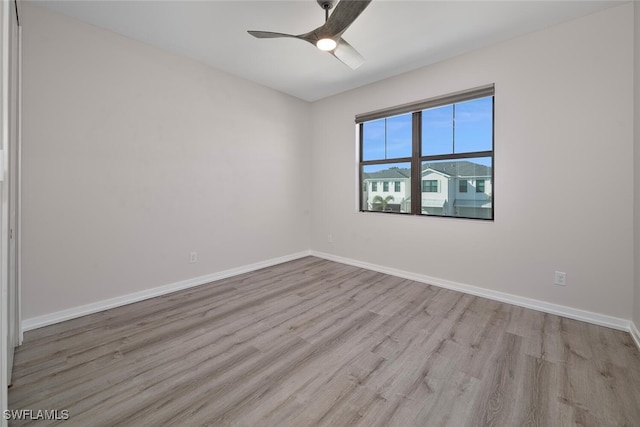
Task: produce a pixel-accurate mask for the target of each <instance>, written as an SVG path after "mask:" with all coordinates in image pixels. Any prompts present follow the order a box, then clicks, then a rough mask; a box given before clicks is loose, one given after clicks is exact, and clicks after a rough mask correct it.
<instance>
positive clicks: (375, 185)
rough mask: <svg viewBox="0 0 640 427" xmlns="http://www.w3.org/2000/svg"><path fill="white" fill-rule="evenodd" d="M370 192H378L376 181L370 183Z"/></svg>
mask: <svg viewBox="0 0 640 427" xmlns="http://www.w3.org/2000/svg"><path fill="white" fill-rule="evenodd" d="M371 191H378V182H377V181H373V182H372V183H371Z"/></svg>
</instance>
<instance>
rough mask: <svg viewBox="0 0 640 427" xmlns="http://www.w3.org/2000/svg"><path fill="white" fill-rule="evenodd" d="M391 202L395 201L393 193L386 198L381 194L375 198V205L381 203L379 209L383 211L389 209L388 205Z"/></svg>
mask: <svg viewBox="0 0 640 427" xmlns="http://www.w3.org/2000/svg"><path fill="white" fill-rule="evenodd" d="M389 202H393V196H392V195H391V194H389V195H388V196H387V197H385V198H384V199H383V198H382V196H380V195H378V196H376V197H374V198H373V206H376V205H379V206H380V209H379V210H381V211H382V212H384V211H386V210H387V205H388V204H389ZM374 210H378V209H374Z"/></svg>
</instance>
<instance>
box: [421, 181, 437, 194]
mask: <svg viewBox="0 0 640 427" xmlns="http://www.w3.org/2000/svg"><path fill="white" fill-rule="evenodd" d="M422 192H423V193H437V192H438V180H436V179H430V180H427V181H422Z"/></svg>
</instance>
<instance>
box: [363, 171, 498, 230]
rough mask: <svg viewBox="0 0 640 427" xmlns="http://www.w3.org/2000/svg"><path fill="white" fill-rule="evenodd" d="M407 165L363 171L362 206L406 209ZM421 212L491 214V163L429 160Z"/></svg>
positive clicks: (408, 193) (408, 191)
mask: <svg viewBox="0 0 640 427" xmlns="http://www.w3.org/2000/svg"><path fill="white" fill-rule="evenodd" d="M410 175H411V174H410V171H409V169H402V168H389V169H385V170H381V171H378V172H372V173H365V174H364V177H363V178H364V179H363V182H364V188H363V193H364V194H363V198H362V200H363V204H365V205H366V206H363V207H362V208H363V209H365V210H372V211H380V210H384V211H388V212H409V210H410V206H411V182H410ZM421 185H422V201H421V202H422V205H421V206H422V213H424V214H428V215H444V216H460V217H471V218H491V207H492V203H493V202H492V198H491V194H492V190H493V185H492V170H491V167H489V166H485V165H481V164H478V163H473V162H470V161H466V160H459V161H443V162H429V163H425V164H423V167H422V184H421Z"/></svg>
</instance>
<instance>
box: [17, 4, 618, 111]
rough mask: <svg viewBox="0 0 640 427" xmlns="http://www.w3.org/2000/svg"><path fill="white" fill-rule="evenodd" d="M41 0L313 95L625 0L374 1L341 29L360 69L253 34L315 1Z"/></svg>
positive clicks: (286, 24)
mask: <svg viewBox="0 0 640 427" xmlns="http://www.w3.org/2000/svg"><path fill="white" fill-rule="evenodd" d="M34 3H37V4H39V5H41V6H44V7H47V8H49V9H51V10H54V11H57V12H59V13H62V14H65V15H69V16H72V17H75V18H77V19H80V20H82V21H85V22H88V23H90V24H94V25H97V26H100V27H103V28H106V29H109V30H112V31H114V32H117V33H120V34H123V35H125V36H128V37H131V38H133V39H136V40H140V41H143V42H145V43H148V44H151V45H154V46H157V47H160V48H163V49H166V50H168V51H172V52H175V53H179V54H182V55H185V56H188V57H191V58H194V59H197V60H199V61H201V62H203V63H205V64H208V65H210V66H212V67H215V68H218V69H222V70H225V71H227V72H229V73H232V74H235V75H237V76H241V77H244V78H246V79H248V80H251V81H254V82H257V83H260V84H263V85H265V86H269V87H271V88H273V89H276V90H279V91H282V92H285V93H288V94H290V95H293V96H295V97H298V98H301V99H304V100H307V101H314V100H317V99H321V98H324V97H326V96H330V95H333V94H336V93H339V92H343V91H346V90H349V89H353V88H355V87H359V86H362V85H365V84H368V83H372V82H375V81H378V80H382V79H384V78H387V77H390V76H394V75H397V74H400V73H403V72H406V71H409V70H412V69H415V68H419V67H422V66H425V65H429V64H432V63H435V62H438V61H441V60H443V59H445V58H449V57H452V56H455V55H459V54H461V53H464V52H467V51H470V50H473V49H477V48H479V47H482V46H487V45H489V44H492V43H496V42H499V41H502V40H506V39H509V38H513V37H516V36H518V35H521V34H525V33H528V32H531V31H535V30H538V29H542V28H545V27H548V26H550V25H554V24H557V23H560V22H564V21H567V20H570V19H573V18H576V17H579V16H584V15H587V14H590V13H594V12H596V11H599V10H602V9H605V8H607V7H611V6H616V5H617V4H620V3H623V2H618V1H612V0H605V1H577V0H573V1H550V0H548V1H515V0H512V1H481V0H475V1H451V0H449V1H427V0H413V1H406V0H373V1H372V2H371V4H370V5H369V7H368V8H367V9H366V10H365V11H364V12H363V13H362V15H360V17H359V18H358V19H357V20H356V21H355V23H354V24H353V25H352V26H351V27H349V29H347V31H346V32H345V33H344V35H343V37H344V38H345V39H346V40H347V41H348V42H349V43H350V44H351V45H352V46H354V47H355V48H356V49H357V50H358V51H359V52H360V53H361V54H362V55H363V56H364V57H365V59H366V62H365V63H364V65H362V66H361V67H360V68H358V69H357V70H351V69H349V68H348V67H347V66H345V65H344V64H342V63H341V62H339V61H338V60H337V59H335V58H334V57H332V56H331V55H329V54H326V53H323V52H320V51H319V50H318V49H316V48H315V47H314V46H312V45H311V44H309V43H306V42H303V41H300V40H295V39H261V40H260V39H256V38H253V37H252V36H250V35H249V34H247V30H265V31H275V32H283V33H290V34H300V33H305V32H307V31H309V30H312V29H314V28H316V27H318V26H320V25H322V24H323V23H324V11H323V10H322V9H321V8H320V6H318V4H317V3H316V1H315V0H288V1H272V0H257V1H247V0H235V1H217V0H209V1H184V0H182V1H149V0H146V1H145V0H143V1H113V0H108V1H103V0H85V1H53V0H47V1H43V2H34ZM26 25H28V23H26Z"/></svg>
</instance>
